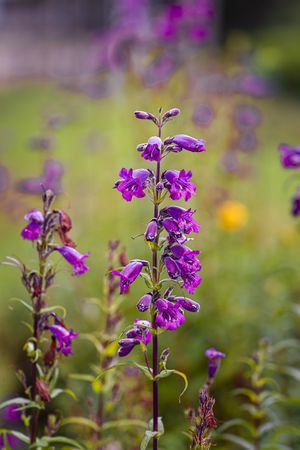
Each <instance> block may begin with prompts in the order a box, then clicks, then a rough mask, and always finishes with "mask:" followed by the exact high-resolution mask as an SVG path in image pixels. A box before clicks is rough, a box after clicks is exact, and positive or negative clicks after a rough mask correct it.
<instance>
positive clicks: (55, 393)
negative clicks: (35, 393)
mask: <svg viewBox="0 0 300 450" xmlns="http://www.w3.org/2000/svg"><path fill="white" fill-rule="evenodd" d="M61 394H67V395H69V396H70V397H72V398H73V399H74V400H77V397H76V394H75V393H74V392H73V391H72V390H71V389H59V388H57V389H53V391H52V392H51V398H56V397H58V396H59V395H61Z"/></svg>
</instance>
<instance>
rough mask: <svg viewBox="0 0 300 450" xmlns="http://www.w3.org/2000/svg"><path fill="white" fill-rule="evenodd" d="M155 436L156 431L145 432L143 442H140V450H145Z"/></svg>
mask: <svg viewBox="0 0 300 450" xmlns="http://www.w3.org/2000/svg"><path fill="white" fill-rule="evenodd" d="M157 435H158V432H157V431H150V430H146V431H145V435H144V437H143V440H142V442H141V447H140V450H146V448H147V447H148V444H149V443H150V441H151V440H152V439H153V438H154V436H157Z"/></svg>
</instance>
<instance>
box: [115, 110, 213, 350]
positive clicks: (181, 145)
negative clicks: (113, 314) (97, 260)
mask: <svg viewBox="0 0 300 450" xmlns="http://www.w3.org/2000/svg"><path fill="white" fill-rule="evenodd" d="M179 113H180V111H179V109H178V108H173V109H171V110H170V111H168V112H167V113H165V114H164V115H163V116H162V117H160V118H156V117H155V116H153V115H152V114H150V113H147V112H144V111H137V112H135V116H136V117H137V118H138V119H144V120H152V121H153V122H154V123H155V124H156V125H157V126H158V127H159V128H162V126H163V125H164V124H165V123H166V122H167V121H169V120H170V119H171V118H172V117H175V116H177V115H178V114H179ZM137 150H138V151H139V152H141V156H142V158H144V159H145V160H148V161H154V162H156V164H160V163H161V161H162V160H163V159H164V158H165V157H166V156H167V155H168V154H170V153H178V152H181V151H183V150H187V151H190V152H198V153H200V152H203V151H205V142H204V141H203V140H202V139H196V138H194V137H191V136H188V135H185V134H178V135H175V136H172V137H168V138H167V139H165V140H162V139H161V136H152V137H150V138H149V140H148V142H147V143H144V144H140V145H138V146H137ZM119 175H120V177H121V178H122V180H118V181H117V182H116V183H115V188H116V189H117V190H118V191H119V192H120V193H121V194H122V197H123V198H124V199H125V200H126V201H131V200H132V198H133V197H134V196H135V197H137V198H142V197H145V195H146V194H147V195H148V196H149V197H150V198H152V201H153V202H154V203H155V204H157V205H159V204H160V203H161V201H162V199H164V198H165V197H166V196H167V194H169V197H170V199H171V200H179V199H181V198H182V199H184V200H185V201H188V200H189V199H190V198H191V197H192V195H194V194H195V192H196V186H195V184H194V183H193V182H192V181H191V178H192V171H191V170H189V171H186V170H183V169H181V170H165V171H164V172H162V174H160V175H159V177H157V176H156V175H157V173H156V174H155V173H154V171H152V170H149V169H144V168H141V169H135V170H134V169H131V168H130V169H125V168H123V169H122V170H121V171H120V174H119ZM194 213H195V210H192V209H185V208H182V207H180V206H175V205H174V206H173V205H172V206H168V207H165V208H163V209H161V210H160V211H158V212H157V214H156V217H153V218H152V219H151V220H150V222H149V223H148V225H147V227H146V231H145V233H144V236H145V239H146V241H147V242H148V243H149V244H150V245H151V243H152V245H153V243H155V242H156V243H160V241H162V245H161V246H160V247H161V249H162V252H161V257H160V262H159V267H160V271H162V270H163V269H165V270H166V272H167V275H168V276H169V279H170V281H173V280H176V281H177V284H178V286H179V287H182V288H185V289H186V290H187V291H188V292H189V293H191V294H193V293H194V291H195V289H196V288H197V286H198V285H199V284H200V283H201V277H200V276H199V274H198V272H200V270H201V264H200V261H199V260H198V255H199V253H200V252H199V251H197V250H192V249H190V248H189V247H188V246H187V245H186V243H187V241H189V240H191V238H188V237H187V235H189V234H190V233H192V232H194V233H198V232H199V229H200V225H199V224H198V222H197V221H196V220H195V219H194V217H193V215H194ZM163 231H165V232H166V233H167V236H166V238H165V239H164V240H162V239H163V238H161V233H162V232H163ZM152 268H153V267H152ZM143 270H145V272H146V274H144V275H146V276H149V277H150V279H151V283H152V285H153V292H152V294H151V295H150V294H147V295H145V296H143V297H142V299H141V300H140V301H139V302H138V305H137V307H138V309H139V311H141V312H144V311H147V310H149V309H150V307H152V308H154V311H155V314H154V315H155V320H154V325H155V326H157V327H159V328H165V329H167V330H175V329H176V328H178V327H179V326H180V325H182V324H183V323H184V322H185V315H184V310H187V311H190V312H196V311H198V310H199V305H198V303H196V302H194V301H193V300H191V299H188V298H185V297H176V296H173V295H172V289H171V290H168V291H167V294H166V295H164V296H161V295H159V293H158V291H157V289H156V288H155V286H154V281H155V280H154V279H153V276H151V273H150V272H151V264H150V263H147V262H145V261H140V260H132V261H130V263H129V264H127V265H126V266H125V267H124V268H123V269H122V270H121V271H119V270H114V271H113V272H112V273H113V274H114V275H116V276H119V277H120V290H121V293H122V294H124V293H125V292H127V291H128V289H129V286H130V285H131V284H132V283H133V282H134V281H135V280H136V279H137V278H138V277H139V276H140V275H141V274H142V271H143ZM134 339H135V341H129V340H128V336H127V338H125V339H123V340H121V341H120V347H121V349H120V352H119V354H120V356H125V355H126V354H128V353H129V352H130V351H131V350H132V348H133V347H134V345H135V344H134V342H135V343H136V341H137V338H134ZM125 349H126V350H125ZM127 350H128V351H127Z"/></svg>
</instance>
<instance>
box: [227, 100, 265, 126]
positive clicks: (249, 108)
mask: <svg viewBox="0 0 300 450" xmlns="http://www.w3.org/2000/svg"><path fill="white" fill-rule="evenodd" d="M234 121H235V124H236V126H237V127H238V128H242V129H243V128H254V127H257V126H258V125H259V124H260V123H261V112H260V110H259V109H258V108H257V107H256V106H254V105H238V106H237V107H236V108H235V111H234Z"/></svg>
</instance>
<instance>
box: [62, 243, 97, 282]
mask: <svg viewBox="0 0 300 450" xmlns="http://www.w3.org/2000/svg"><path fill="white" fill-rule="evenodd" d="M55 250H57V251H58V252H59V253H60V254H61V255H62V256H63V257H64V258H65V259H66V261H68V263H70V264H71V265H72V266H73V273H74V275H78V276H79V275H83V274H84V273H85V272H87V271H88V270H89V267H88V266H87V265H86V264H85V260H86V258H88V257H89V256H90V253H85V254H84V255H83V254H81V253H79V251H78V250H75V248H72V247H68V246H66V245H64V246H62V247H56V248H55Z"/></svg>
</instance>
